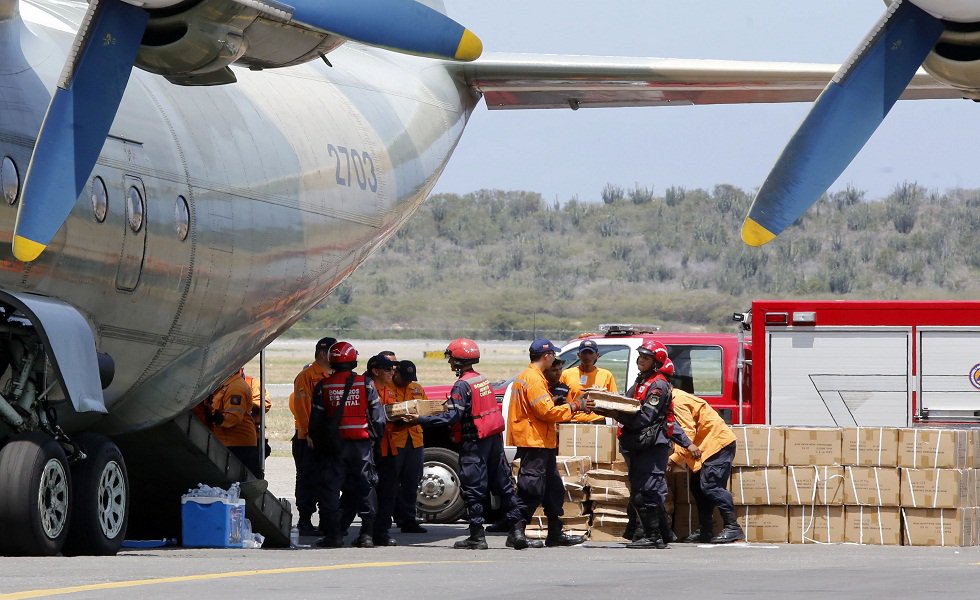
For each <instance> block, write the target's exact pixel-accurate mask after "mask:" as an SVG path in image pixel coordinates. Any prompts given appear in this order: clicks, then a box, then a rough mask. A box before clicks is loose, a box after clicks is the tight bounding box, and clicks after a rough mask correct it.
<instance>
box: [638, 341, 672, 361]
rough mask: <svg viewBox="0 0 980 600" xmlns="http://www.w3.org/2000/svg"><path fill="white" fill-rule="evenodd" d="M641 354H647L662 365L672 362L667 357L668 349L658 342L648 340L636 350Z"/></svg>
mask: <svg viewBox="0 0 980 600" xmlns="http://www.w3.org/2000/svg"><path fill="white" fill-rule="evenodd" d="M636 351H637V352H639V353H640V354H645V355H647V356H652V357H653V360H655V361H657V362H658V363H660V364H664V363H666V362H667V361H668V360H670V359H669V358H668V357H667V347H666V346H664V345H663V344H661V343H660V342H658V341H657V340H647V341H645V342H643V344H642V345H641V346H640V347H639V348H637V349H636Z"/></svg>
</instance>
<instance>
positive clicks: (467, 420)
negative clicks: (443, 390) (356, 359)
mask: <svg viewBox="0 0 980 600" xmlns="http://www.w3.org/2000/svg"><path fill="white" fill-rule="evenodd" d="M471 373H472V371H467V372H464V373H462V375H461V377H460V379H459V380H457V381H456V383H455V384H454V385H453V389H452V391H451V392H450V393H449V400H448V401H447V402H446V412H444V413H441V414H438V415H431V416H427V417H419V424H420V425H422V426H423V427H440V426H449V425H452V424H454V423H460V424H461V426H462V440H461V442H460V446H459V480H460V485H461V487H462V492H463V501H464V502H466V512H467V517H468V518H469V522H470V524H471V525H483V523H484V519H483V501H484V500H485V499H486V497H487V492H488V491H492V492H493V493H495V494H496V495H498V496H499V497H500V500H501V502H503V506H504V509H505V510H506V511H507V519H508V520H509V521H510V522H511V523H514V522H517V521H520V520H521V517H520V510H519V509H518V506H517V496H516V495H515V494H514V485H513V483H512V482H511V479H510V465H508V464H507V457H506V456H505V455H504V439H503V434H500V433H497V434H494V435H491V436H488V437H485V438H483V439H482V440H481V439H478V437H477V433H476V427H475V426H474V425H473V412H472V405H473V392H472V390H471V389H470V386H469V384H468V383H466V382H465V381H463V377H466V376H467V375H469V374H471Z"/></svg>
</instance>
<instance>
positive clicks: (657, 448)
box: [628, 443, 672, 509]
mask: <svg viewBox="0 0 980 600" xmlns="http://www.w3.org/2000/svg"><path fill="white" fill-rule="evenodd" d="M671 448H672V444H669V443H668V444H654V445H653V447H651V448H644V449H643V450H633V451H632V452H630V459H629V463H628V465H629V466H628V469H629V480H630V492H631V495H632V497H631V500H632V502H633V506H635V507H636V508H637V509H644V508H646V509H652V508H655V507H658V506H663V505H664V499H666V498H667V480H666V479H665V478H664V473H665V472H666V470H667V459H668V458H670V451H671Z"/></svg>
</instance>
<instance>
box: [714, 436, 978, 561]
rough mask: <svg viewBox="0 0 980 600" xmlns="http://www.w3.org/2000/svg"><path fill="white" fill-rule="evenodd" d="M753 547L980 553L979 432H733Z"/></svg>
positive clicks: (738, 493) (736, 485)
mask: <svg viewBox="0 0 980 600" xmlns="http://www.w3.org/2000/svg"><path fill="white" fill-rule="evenodd" d="M733 429H734V431H735V434H736V438H737V440H738V441H737V443H738V453H737V456H736V461H735V465H736V466H735V468H734V469H733V472H732V478H731V490H732V495H733V497H734V499H735V503H736V511H737V513H738V517H739V522H740V523H741V525H742V527H743V529H745V532H746V536H747V539H748V541H754V542H790V543H841V542H851V543H858V544H886V545H888V544H890V545H898V544H903V543H904V544H906V545H930V546H931V545H939V546H964V545H974V544H976V543H977V539H976V529H977V527H976V525H977V521H978V512H980V511H978V509H977V508H975V507H976V506H977V496H978V493H977V487H978V478H977V470H976V469H975V466H976V464H977V458H978V456H980V452H978V451H977V446H978V445H980V430H969V429H925V428H910V429H898V428H888V427H864V428H845V429H839V428H818V427H785V428H781V427H765V426H745V427H735V428H733Z"/></svg>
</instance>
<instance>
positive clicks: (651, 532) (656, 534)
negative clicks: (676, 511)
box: [626, 506, 667, 550]
mask: <svg viewBox="0 0 980 600" xmlns="http://www.w3.org/2000/svg"><path fill="white" fill-rule="evenodd" d="M663 510H664V508H663V507H662V506H655V507H652V508H651V507H644V508H641V509H639V510H637V512H638V513H640V523H642V524H643V530H644V531H645V532H646V537H644V538H641V539H639V540H634V541H632V542H630V543H628V544H626V547H627V548H633V549H641V550H645V549H649V548H656V549H657V550H663V549H664V548H666V547H667V544H664V540H663V538H662V537H661V534H660V513H661V512H663Z"/></svg>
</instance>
